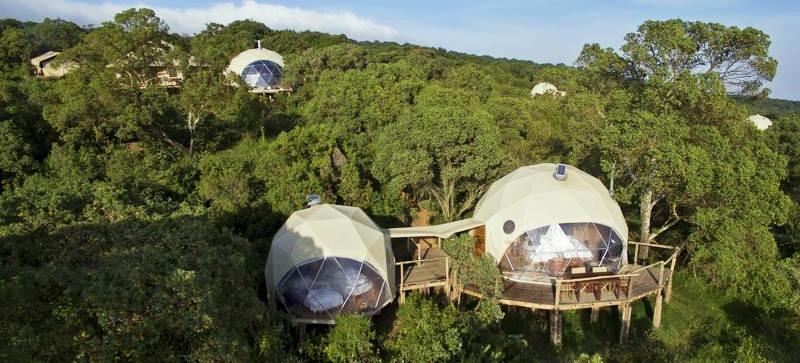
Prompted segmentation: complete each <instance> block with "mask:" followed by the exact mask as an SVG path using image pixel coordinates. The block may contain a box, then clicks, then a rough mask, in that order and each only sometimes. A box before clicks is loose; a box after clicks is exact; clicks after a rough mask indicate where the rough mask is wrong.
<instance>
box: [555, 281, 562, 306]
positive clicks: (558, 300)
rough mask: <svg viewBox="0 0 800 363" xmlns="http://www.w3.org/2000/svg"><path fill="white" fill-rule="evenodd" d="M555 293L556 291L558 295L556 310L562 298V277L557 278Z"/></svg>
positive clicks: (556, 297)
mask: <svg viewBox="0 0 800 363" xmlns="http://www.w3.org/2000/svg"><path fill="white" fill-rule="evenodd" d="M555 293H556V294H555V295H556V296H555V305H556V310H558V303H559V302H560V300H561V280H560V279H559V280H556V291H555Z"/></svg>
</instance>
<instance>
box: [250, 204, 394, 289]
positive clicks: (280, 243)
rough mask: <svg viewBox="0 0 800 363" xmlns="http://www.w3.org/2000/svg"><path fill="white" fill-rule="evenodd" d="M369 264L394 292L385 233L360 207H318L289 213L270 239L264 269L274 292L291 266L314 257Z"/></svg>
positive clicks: (391, 257) (268, 285)
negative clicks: (344, 259) (342, 258)
mask: <svg viewBox="0 0 800 363" xmlns="http://www.w3.org/2000/svg"><path fill="white" fill-rule="evenodd" d="M324 257H344V258H350V259H353V260H357V261H363V262H367V263H369V264H370V265H371V266H372V267H374V268H375V270H376V272H377V273H378V274H379V275H380V276H381V277H382V278H383V279H384V280H385V281H386V282H387V283H388V284H389V286H390V288H391V289H394V255H393V253H392V250H391V240H390V239H389V235H388V233H386V231H385V230H383V229H381V228H380V227H379V226H378V225H377V224H375V222H373V221H372V220H371V219H370V218H369V217H368V216H367V215H366V214H365V213H364V211H362V210H361V209H360V208H356V207H347V206H341V205H333V204H321V205H316V206H312V207H309V208H306V209H302V210H299V211H296V212H294V213H292V215H291V216H289V219H288V220H287V221H286V223H284V224H283V226H281V228H280V229H279V230H278V232H277V233H276V234H275V237H274V238H273V239H272V246H271V247H270V253H269V257H268V259H267V265H266V268H265V274H266V280H267V287H268V288H270V289H275V288H276V287H277V286H278V284H279V283H280V281H281V279H282V278H283V277H284V276H285V275H286V274H287V272H289V271H290V270H292V269H293V268H294V267H295V266H297V265H299V264H302V263H303V262H305V261H309V260H312V259H315V258H324Z"/></svg>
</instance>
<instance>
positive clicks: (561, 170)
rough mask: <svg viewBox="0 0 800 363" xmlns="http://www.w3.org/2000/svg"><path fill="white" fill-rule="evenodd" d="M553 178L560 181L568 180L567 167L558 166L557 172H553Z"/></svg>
mask: <svg viewBox="0 0 800 363" xmlns="http://www.w3.org/2000/svg"><path fill="white" fill-rule="evenodd" d="M553 178H555V179H556V180H558V181H564V180H567V166H566V165H564V164H558V165H556V170H555V171H553Z"/></svg>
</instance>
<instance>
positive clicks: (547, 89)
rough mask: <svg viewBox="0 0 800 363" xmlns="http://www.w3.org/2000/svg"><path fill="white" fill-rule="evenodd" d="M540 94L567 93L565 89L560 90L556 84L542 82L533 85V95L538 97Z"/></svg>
mask: <svg viewBox="0 0 800 363" xmlns="http://www.w3.org/2000/svg"><path fill="white" fill-rule="evenodd" d="M539 95H551V96H566V95H567V93H566V92H564V91H559V90H558V88H556V86H554V85H553V84H552V83H548V82H541V83H538V84H537V85H535V86H533V89H532V90H531V97H536V96H539Z"/></svg>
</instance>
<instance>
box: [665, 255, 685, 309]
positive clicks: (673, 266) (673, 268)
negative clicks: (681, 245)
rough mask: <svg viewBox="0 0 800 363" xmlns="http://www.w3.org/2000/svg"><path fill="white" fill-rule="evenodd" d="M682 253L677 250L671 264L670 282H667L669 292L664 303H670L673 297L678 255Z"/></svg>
mask: <svg viewBox="0 0 800 363" xmlns="http://www.w3.org/2000/svg"><path fill="white" fill-rule="evenodd" d="M680 252H681V250H680V249H676V250H675V252H674V255H673V257H672V262H671V263H670V267H669V281H667V291H666V293H665V294H664V302H665V303H669V300H670V298H671V297H672V280H674V279H675V261H676V260H677V259H678V254H679V253H680Z"/></svg>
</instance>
